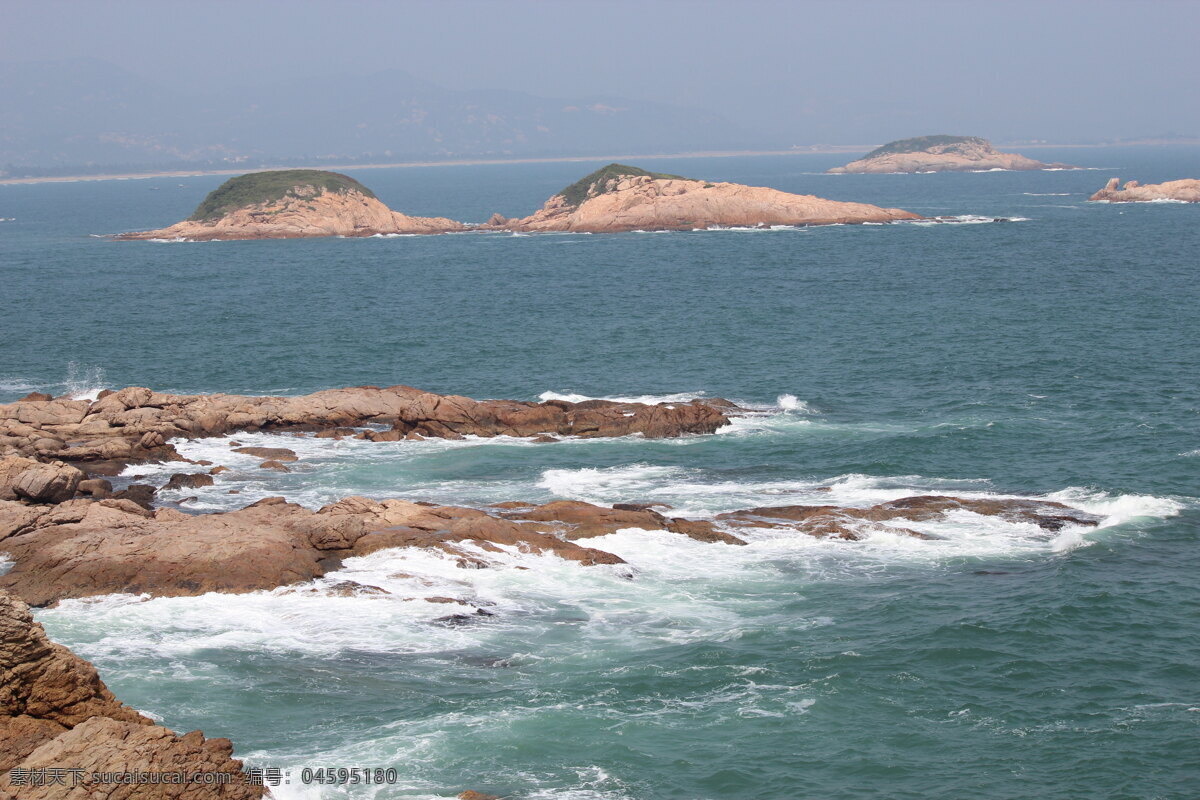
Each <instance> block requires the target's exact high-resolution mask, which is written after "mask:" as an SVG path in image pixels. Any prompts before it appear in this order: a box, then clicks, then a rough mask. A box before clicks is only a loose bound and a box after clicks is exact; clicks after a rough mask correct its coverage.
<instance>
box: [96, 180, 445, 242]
mask: <svg viewBox="0 0 1200 800" xmlns="http://www.w3.org/2000/svg"><path fill="white" fill-rule="evenodd" d="M465 229H466V226H465V225H463V224H462V223H461V222H455V221H454V220H452V219H446V218H444V217H410V216H408V215H407V214H402V213H400V212H399V211H393V210H391V209H390V208H388V207H387V206H385V205H384V204H383V203H382V202H380V200H379V199H378V198H377V197H376V196H375V194H374V192H372V191H371V190H370V189H368V188H367V187H365V186H363V185H362V184H361V183H359V182H358V181H356V180H354V179H353V178H351V177H348V176H346V175H342V174H339V173H337V172H327V171H325V170H317V169H290V170H277V171H270V172H251V173H249V174H246V175H239V176H238V177H236V178H231V179H229V180H227V181H225V183H223V184H221V185H220V186H219V187H217V189H215V190H214V191H212V192H211V193H210V194H209V195H208V197H206V198H204V202H202V203H201V204H200V205H199V207H198V208H197V209H196V211H195V213H194V214H192V216H190V217H188V218H187V219H185V220H183V221H182V222H177V223H175V224H174V225H171V226H170V227H167V228H160V229H158V230H152V231H138V232H133V233H122V234H119V235H118V236H117V237H116V238H118V239H185V240H190V241H212V240H232V239H301V238H311V237H318V236H374V235H377V234H379V235H387V234H405V233H448V232H451V231H461V230H465Z"/></svg>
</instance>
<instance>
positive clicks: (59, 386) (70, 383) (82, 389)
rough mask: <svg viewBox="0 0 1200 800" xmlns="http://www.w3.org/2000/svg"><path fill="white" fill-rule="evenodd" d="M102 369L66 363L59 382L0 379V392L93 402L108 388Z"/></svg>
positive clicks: (76, 363)
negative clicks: (55, 396) (42, 394)
mask: <svg viewBox="0 0 1200 800" xmlns="http://www.w3.org/2000/svg"><path fill="white" fill-rule="evenodd" d="M107 384H108V379H107V378H106V377H105V374H104V368H103V367H84V366H81V365H80V364H79V363H78V362H76V361H69V362H67V372H66V375H65V376H64V377H63V379H62V380H60V381H34V380H29V379H26V378H22V377H20V376H16V375H13V376H6V377H2V378H0V392H14V393H16V392H36V391H46V392H49V393H51V394H55V395H58V394H65V395H67V396H68V397H70V398H71V399H72V400H95V399H96V396H97V395H98V394H99V393H100V392H101V391H103V390H104V389H106V388H108V385H107Z"/></svg>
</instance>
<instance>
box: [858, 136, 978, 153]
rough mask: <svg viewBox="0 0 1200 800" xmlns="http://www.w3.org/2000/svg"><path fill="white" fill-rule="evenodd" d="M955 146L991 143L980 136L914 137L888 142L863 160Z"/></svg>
mask: <svg viewBox="0 0 1200 800" xmlns="http://www.w3.org/2000/svg"><path fill="white" fill-rule="evenodd" d="M954 144H971V145H979V146H982V147H990V146H991V143H990V142H988V140H987V139H981V138H979V137H978V136H947V135H945V134H939V135H936V136H914V137H913V138H911V139H897V140H896V141H894V142H888V143H887V144H885V145H883V146H882V147H876V148H875V149H874V150H872V151H871V152H869V153H867V154H866V155H865V156H863V159H868V158H875V157H876V156H886V155H890V154H892V153H920V152H923V151H925V150H928V149H929V148H931V147H945V146H946V145H954Z"/></svg>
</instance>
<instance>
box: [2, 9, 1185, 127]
mask: <svg viewBox="0 0 1200 800" xmlns="http://www.w3.org/2000/svg"><path fill="white" fill-rule="evenodd" d="M1198 34H1200V0H1150V1H1146V0H1142V1H1141V2H1134V1H1133V0H1130V1H1129V2H1112V1H1111V0H1042V2H1024V1H1023V0H1012V1H1008V0H1006V1H1005V2H997V1H996V0H989V1H987V2H981V1H977V0H957V1H956V2H951V1H950V0H945V1H943V0H906V2H882V1H881V0H859V1H855V0H837V2H826V1H825V0H811V1H810V2H800V1H797V2H782V1H776V0H739V1H737V2H734V1H733V0H727V1H726V2H706V1H705V0H695V1H693V2H685V1H684V0H636V1H630V0H609V2H601V1H600V0H592V1H591V2H575V1H572V0H558V2H550V1H549V0H436V1H435V0H429V1H428V2H418V1H414V0H409V1H407V2H406V1H405V0H393V2H373V1H369V0H360V1H358V2H355V1H354V0H341V2H316V1H311V0H310V1H309V2H305V0H258V1H257V2H255V0H238V2H233V1H231V0H205V1H204V2H200V3H197V2H194V0H193V1H192V2H186V3H185V2H176V1H175V0H153V1H152V2H151V1H148V0H105V2H83V1H78V2H61V0H36V1H30V0H5V2H4V7H3V24H0V59H3V60H7V61H34V60H46V59H59V58H76V57H93V58H100V59H104V60H107V61H110V62H112V63H114V64H116V65H118V66H121V67H123V68H125V69H128V70H130V71H132V72H134V73H136V74H138V75H140V76H143V77H145V78H149V79H152V80H155V81H158V82H161V83H165V84H167V85H171V86H178V87H184V88H189V89H192V88H200V87H205V88H209V89H211V88H214V87H216V88H219V87H220V86H223V85H232V84H237V83H240V84H255V83H268V82H270V81H272V80H275V79H278V78H279V77H280V76H300V77H304V76H309V75H319V74H337V75H342V74H344V75H346V76H347V79H348V80H349V79H352V76H353V75H356V74H365V73H370V72H374V71H379V70H385V69H401V70H406V71H408V72H410V73H412V74H413V75H416V76H418V77H420V78H424V79H426V80H430V81H433V82H435V83H439V84H441V85H444V86H446V87H449V88H454V89H466V88H489V89H495V88H507V89H517V90H522V91H527V92H531V93H534V94H539V95H543V96H552V97H569V96H579V95H581V94H583V95H590V94H602V95H612V96H615V97H627V98H632V99H639V100H653V101H659V102H668V103H675V104H680V105H687V106H694V107H699V108H703V109H706V110H711V111H714V112H717V113H720V114H722V115H724V116H727V117H729V118H731V119H734V120H737V121H738V122H739V123H741V124H743V125H744V126H745V127H746V128H747V129H750V130H753V131H756V132H761V133H762V134H763V136H764V139H767V138H769V139H770V140H771V141H790V142H792V143H794V144H817V143H835V144H864V143H876V142H882V141H887V140H890V139H896V138H901V137H904V136H912V135H920V134H929V133H956V134H971V135H981V136H987V137H989V138H993V139H996V140H1000V141H1004V140H1009V141H1023V140H1033V139H1044V140H1049V141H1057V142H1065V141H1088V140H1097V139H1111V138H1119V137H1123V138H1129V137H1141V136H1153V135H1157V134H1162V133H1176V134H1182V135H1191V136H1200V70H1198V69H1197V68H1196V62H1195V55H1196V52H1197V38H1198Z"/></svg>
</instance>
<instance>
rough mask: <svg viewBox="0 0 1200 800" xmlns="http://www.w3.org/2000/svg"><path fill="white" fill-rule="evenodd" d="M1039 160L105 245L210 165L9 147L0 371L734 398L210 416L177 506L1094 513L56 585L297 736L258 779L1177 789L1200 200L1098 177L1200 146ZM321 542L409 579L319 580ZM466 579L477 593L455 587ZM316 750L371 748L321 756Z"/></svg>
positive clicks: (458, 203) (36, 383) (685, 791)
mask: <svg viewBox="0 0 1200 800" xmlns="http://www.w3.org/2000/svg"><path fill="white" fill-rule="evenodd" d="M1031 154H1032V155H1034V156H1035V157H1039V158H1043V160H1048V161H1053V160H1061V161H1066V162H1069V163H1075V164H1079V165H1081V166H1086V167H1090V168H1091V169H1088V170H1084V171H1073V172H1042V173H989V174H945V175H880V176H853V175H851V176H826V175H822V174H820V172H821V171H822V170H823V169H825V168H826V167H829V166H833V165H835V164H837V163H839V162H840V161H841V160H842V159H839V157H837V156H824V155H796V156H773V157H738V158H711V159H678V160H675V159H672V160H666V159H662V160H653V159H648V160H644V161H638V162H636V163H638V164H639V165H641V166H645V167H647V168H651V169H661V170H666V171H669V172H673V173H679V174H685V175H692V176H695V177H701V178H706V179H710V180H731V181H737V182H742V183H750V184H756V185H770V186H774V187H777V188H780V189H784V190H788V191H797V192H804V193H813V194H818V195H821V196H826V197H831V198H835V199H846V200H860V201H864V202H870V203H876V204H880V205H886V206H897V207H902V208H907V209H910V210H913V211H917V212H920V213H924V214H928V215H944V216H950V217H956V218H957V219H956V220H955V221H954V222H952V223H946V224H903V225H888V226H852V227H842V226H833V227H826V228H810V229H779V230H768V231H739V230H723V231H704V232H691V233H667V234H639V233H630V234H617V235H542V236H511V235H503V234H486V235H474V234H467V235H452V236H442V237H427V238H420V237H398V238H387V239H365V240H338V239H328V240H314V241H277V242H224V243H220V242H219V243H206V244H195V243H156V242H113V241H110V240H108V239H105V238H101V237H102V235H103V234H108V233H113V232H117V231H122V230H129V229H139V228H147V227H156V226H160V225H165V224H168V223H170V222H173V221H175V220H177V219H179V218H182V217H183V216H186V215H187V214H188V213H190V211H191V210H192V208H193V207H194V206H195V205H196V204H197V203H198V202H199V200H200V199H201V198H202V196H203V194H204V193H205V192H206V191H208V190H210V189H212V188H214V187H215V186H216V185H218V184H219V183H220V182H221V180H222V179H221V178H219V177H196V178H185V179H177V178H173V179H142V180H129V181H106V182H79V183H63V184H41V185H30V186H0V217H2V218H5V221H3V222H0V286H3V291H4V295H5V300H6V303H5V309H6V310H5V317H4V322H3V325H2V326H0V401H7V400H11V399H15V398H16V397H19V396H21V395H23V394H25V393H26V392H29V391H33V390H44V391H52V392H56V393H60V392H69V393H72V394H75V395H79V396H86V395H87V394H89V393H94V392H95V391H97V390H99V389H100V388H103V387H118V386H124V385H130V384H134V385H148V386H152V387H154V388H157V389H161V390H173V391H181V392H214V391H227V392H241V393H285V394H293V393H303V392H308V391H313V390H316V389H321V388H327V387H332V386H344V385H357V384H376V385H390V384H394V383H406V384H409V385H413V386H419V387H421V388H425V389H430V390H434V391H445V392H455V393H461V394H466V395H470V396H474V397H512V398H519V399H531V400H532V399H537V398H539V397H550V396H556V395H557V396H566V397H569V398H572V399H578V398H579V397H644V398H660V397H661V398H671V399H686V398H688V397H693V396H709V397H712V396H723V397H729V398H731V399H734V400H737V401H739V402H741V403H744V404H747V405H749V406H751V407H753V408H754V409H756V412H757V413H756V414H754V415H752V416H750V417H746V418H742V419H739V420H738V421H737V422H736V424H734V425H733V426H731V427H730V428H727V429H724V430H723V431H722V432H721V433H719V434H717V435H714V436H708V437H694V438H686V439H679V440H672V441H648V440H643V439H639V438H627V439H616V440H605V441H566V442H562V443H559V444H552V445H534V444H530V443H527V442H523V441H517V440H503V439H497V440H480V439H469V440H466V441H462V442H440V441H428V442H400V443H369V442H361V441H342V442H334V441H330V440H317V439H312V438H307V437H292V436H279V435H271V434H254V435H238V436H237V437H236V438H237V440H238V441H241V442H243V443H253V444H281V445H283V446H287V447H291V448H293V449H295V450H296V451H297V452H298V453H299V454H300V455H301V461H300V462H299V463H298V464H297V465H295V470H294V472H292V473H290V474H274V473H272V474H270V475H263V474H261V471H260V470H257V469H254V468H253V466H254V463H255V462H254V460H252V459H243V458H242V457H241V456H238V455H236V454H232V453H230V452H229V449H230V448H229V442H228V438H225V439H214V440H202V441H195V442H188V443H184V444H181V446H180V449H181V450H182V451H183V452H184V453H185V454H188V455H191V456H193V457H207V458H210V459H212V460H214V461H218V463H222V464H225V465H227V466H230V467H231V468H232V471H231V472H229V473H226V474H224V475H222V476H220V477H219V478H218V481H217V484H216V485H215V486H214V487H211V488H208V489H202V490H189V491H188V492H186V493H181V494H178V495H171V494H166V493H164V494H163V495H162V499H163V500H164V502H178V501H182V500H184V499H185V497H184V495H185V494H186V496H194V497H195V499H194V500H189V501H187V502H186V503H185V505H184V507H186V508H191V509H194V510H217V509H226V508H236V507H239V506H240V505H243V504H245V503H247V502H250V501H252V500H255V499H258V498H259V497H263V496H268V495H278V494H282V495H285V496H287V497H288V498H289V499H292V500H295V501H297V502H301V503H304V504H306V505H309V506H311V507H316V506H318V505H320V504H322V503H324V502H328V501H329V500H331V499H335V498H337V497H341V496H344V495H347V494H366V495H370V496H375V497H402V498H408V499H422V500H433V501H438V502H454V503H463V504H484V503H491V502H496V501H499V500H528V501H545V500H550V499H554V498H572V499H583V500H589V501H592V502H597V503H612V502H621V501H628V502H637V501H657V502H665V503H669V504H671V505H673V506H675V508H676V509H677V510H678V511H677V513H680V514H686V515H691V516H697V517H703V516H710V515H713V514H717V513H720V512H722V511H728V510H732V509H737V508H745V507H749V506H757V505H771V504H775V505H779V504H793V503H807V502H811V503H823V504H824V503H840V504H847V505H867V504H871V503H875V502H879V501H882V500H887V499H891V498H896V497H903V496H906V495H909V494H914V493H929V492H938V493H952V494H957V495H968V496H987V495H1004V496H1020V497H1048V498H1050V499H1057V500H1060V501H1063V502H1068V503H1070V504H1072V505H1076V506H1078V507H1080V508H1083V509H1086V510H1089V511H1092V512H1094V513H1096V514H1099V515H1100V516H1101V517H1102V518H1103V520H1104V521H1103V523H1102V524H1101V526H1100V527H1099V528H1096V529H1070V528H1068V529H1065V530H1063V531H1060V532H1057V533H1047V532H1044V531H1041V530H1040V529H1037V528H1035V527H1031V526H1025V525H1019V524H1012V523H1007V522H1003V521H999V520H996V519H991V518H985V517H979V516H976V515H972V514H966V513H963V514H959V515H956V516H952V517H950V518H948V519H946V520H944V521H941V522H938V523H925V524H923V525H921V526H914V527H921V529H922V530H926V531H928V532H930V533H934V534H937V535H938V536H939V537H940V538H939V539H937V540H936V541H915V540H911V539H906V538H902V537H896V536H893V535H889V534H888V533H887V532H886V531H879V532H875V533H874V534H873V535H872V536H871V537H870V538H869V539H868V540H867V541H864V542H858V543H846V542H822V541H816V540H813V539H811V538H809V537H805V536H802V535H797V534H789V533H781V532H779V531H768V530H759V531H752V532H751V533H750V534H749V538H750V539H751V540H752V541H751V544H750V545H749V546H747V547H740V548H739V547H729V546H726V545H717V544H701V543H698V542H694V541H692V540H690V539H686V538H684V537H680V536H675V535H671V534H666V533H657V532H646V531H636V530H626V531H621V532H619V533H616V534H613V535H611V536H608V537H603V538H602V539H600V540H597V541H595V545H596V546H598V547H601V548H603V549H607V550H610V551H612V552H615V553H617V554H619V555H621V556H622V557H623V558H624V559H626V560H627V561H628V562H629V565H628V566H622V567H613V568H609V567H591V568H584V567H579V566H578V565H575V564H569V563H564V562H560V561H557V560H555V559H553V558H552V557H540V556H530V555H523V554H517V553H509V554H505V555H503V556H500V559H501V560H502V561H505V562H507V563H508V566H507V567H501V568H496V569H486V570H463V569H459V568H457V567H456V566H455V565H454V564H453V562H452V561H448V560H446V559H444V558H441V557H439V556H438V555H436V554H432V553H427V552H422V551H410V550H392V551H385V552H381V553H376V554H374V555H372V556H370V557H368V558H363V559H355V560H352V561H350V562H348V563H347V564H346V566H345V568H344V569H343V570H342V571H340V572H339V573H337V574H335V575H333V576H331V577H330V578H329V579H327V580H324V581H318V582H316V583H315V584H313V585H310V586H303V587H298V590H279V591H276V592H270V593H259V594H254V595H242V596H232V595H208V596H205V597H198V598H173V599H157V600H147V599H145V598H137V597H107V598H99V599H95V600H90V601H70V602H66V603H63V604H62V605H60V606H59V607H57V608H54V609H47V610H42V611H40V612H39V613H38V618H39V619H40V620H41V621H42V622H43V623H44V624H45V625H46V627H47V629H48V631H49V632H50V633H51V635H52V636H53V637H54V638H55V639H56V640H58V641H60V642H63V643H64V644H67V645H69V646H71V647H72V648H74V649H75V650H76V651H77V652H79V653H80V654H82V655H84V656H85V657H87V658H89V659H91V660H92V661H93V662H95V663H96V664H97V665H98V667H99V668H100V670H101V674H102V676H103V677H104V678H105V680H106V681H107V682H108V684H109V685H110V687H111V688H112V689H113V690H114V691H115V692H116V694H117V695H118V696H119V697H120V698H122V699H123V700H125V701H126V702H128V703H130V704H132V705H134V706H135V707H137V708H139V709H143V710H144V711H146V712H148V713H151V714H154V715H156V716H157V717H158V718H161V719H162V721H163V722H164V724H166V725H168V726H169V727H172V728H173V729H176V730H180V731H185V730H191V729H193V728H201V729H203V730H204V731H205V732H206V734H208V735H215V736H228V737H230V738H231V739H232V740H233V741H234V743H235V746H236V750H237V754H238V755H239V756H240V757H243V758H246V759H247V760H248V761H249V762H250V763H252V764H255V765H259V766H276V767H280V768H284V769H288V770H289V771H290V775H291V780H292V782H291V783H290V784H288V785H286V786H279V787H277V788H276V789H275V792H276V794H277V796H279V797H282V798H342V797H349V798H360V797H361V798H376V799H377V800H384V799H385V798H413V799H414V800H415V798H429V797H447V796H453V795H454V794H457V793H458V792H459V791H461V790H463V789H466V788H474V789H477V790H481V791H488V792H492V793H494V794H500V795H504V796H507V797H513V798H539V799H540V798H554V800H602V799H603V800H624V799H626V798H628V799H630V800H633V799H637V800H646V799H657V798H666V799H668V800H693V799H697V800H698V799H700V798H705V799H707V798H714V799H715V798H730V799H731V800H732V799H738V800H740V799H742V798H745V799H746V800H750V798H764V797H812V798H823V799H824V800H832V799H835V798H860V797H865V796H881V797H889V798H928V797H972V798H995V799H996V800H1008V799H1009V798H1025V797H1035V796H1036V797H1041V798H1063V799H1064V800H1067V799H1071V798H1080V797H1088V798H1104V799H1106V800H1107V799H1112V800H1116V799H1117V798H1138V799H1142V798H1163V799H1166V798H1172V799H1174V798H1190V797H1194V796H1196V786H1197V785H1198V782H1200V749H1198V748H1197V743H1198V741H1200V616H1198V612H1200V597H1198V593H1197V589H1196V575H1197V571H1198V570H1200V547H1198V545H1200V387H1198V385H1197V375H1200V314H1198V313H1197V309H1198V308H1200V280H1198V279H1197V272H1196V270H1197V263H1198V262H1197V256H1196V254H1197V253H1198V252H1200V206H1188V205H1176V204H1147V205H1108V204H1094V203H1088V202H1087V196H1088V195H1089V194H1090V193H1091V192H1092V191H1094V190H1095V189H1097V188H1099V187H1100V186H1102V185H1103V184H1104V182H1105V181H1106V180H1107V179H1108V178H1109V177H1120V178H1121V179H1122V180H1126V179H1131V178H1137V179H1139V180H1141V181H1143V182H1151V181H1160V180H1167V179H1173V178H1179V177H1190V176H1197V175H1200V148H1185V147H1178V148H1140V149H1139V148H1078V149H1064V150H1061V151H1057V150H1056V151H1047V150H1041V151H1031ZM1039 154H1040V155H1039ZM597 166H600V164H599V163H595V164H593V163H590V162H580V163H555V164H525V165H504V166H499V165H497V166H469V167H468V166H464V167H440V168H409V169H387V170H362V171H358V172H353V173H352V174H354V176H355V177H357V178H359V179H360V180H362V181H364V182H365V183H366V184H367V185H368V186H370V187H371V188H373V189H374V190H375V191H376V193H377V194H378V195H379V196H380V197H381V198H382V199H383V200H384V201H385V202H387V203H389V205H392V206H393V207H395V208H399V209H401V210H404V211H407V212H409V213H418V214H430V215H435V214H436V215H447V216H452V217H456V218H460V219H465V220H468V221H482V220H484V219H486V218H487V216H489V215H490V214H491V213H492V212H493V211H499V212H501V213H504V214H505V215H507V216H515V215H517V214H526V213H529V212H531V211H532V210H534V209H535V208H536V207H537V206H538V205H539V204H540V203H541V201H542V200H543V199H544V198H545V197H547V196H548V195H550V194H552V193H553V192H555V191H557V190H558V189H560V188H561V187H562V186H565V185H566V184H568V183H570V182H572V181H573V180H575V179H576V178H578V177H579V175H581V174H583V173H585V172H587V171H589V170H591V169H594V168H595V167H597ZM994 218H1006V219H1011V220H1016V221H1012V222H990V221H988V220H991V219H994ZM230 438H232V437H230ZM176 466H178V465H176ZM176 466H172V465H161V466H150V467H138V468H134V469H131V470H129V471H128V473H127V475H126V476H124V477H125V478H126V479H128V480H133V479H135V478H136V477H137V476H141V478H142V479H155V480H158V479H162V480H165V477H166V476H167V475H168V474H169V473H170V472H173V471H176ZM160 482H161V480H160ZM231 489H236V490H237V491H238V492H239V494H237V495H230V494H228V492H229V490H231ZM517 566H525V567H529V569H524V570H522V569H515V568H511V567H517ZM339 579H352V580H357V581H359V582H362V583H366V584H372V585H375V586H380V587H383V588H385V589H389V590H390V591H392V592H394V594H392V595H385V596H359V597H336V596H330V594H329V593H327V592H325V591H324V590H323V587H324V586H326V585H327V584H328V583H330V582H332V581H334V580H339ZM424 597H451V598H455V599H457V600H459V601H460V602H459V603H457V604H442V603H437V604H435V603H426V602H423V600H422V598H424ZM414 598H415V599H414ZM475 608H482V609H484V610H486V611H488V612H490V613H491V616H479V617H478V621H476V622H473V623H471V624H463V625H448V624H446V623H445V622H440V621H439V620H438V618H439V617H442V616H445V615H446V614H449V613H456V612H457V613H473V611H474V609H475ZM306 766H308V767H314V768H316V767H391V768H395V769H396V771H397V782H396V783H395V784H391V785H387V786H372V787H365V786H354V787H351V786H345V787H339V786H333V787H330V786H325V787H319V786H305V785H302V783H301V781H300V774H299V770H300V769H301V768H303V767H306Z"/></svg>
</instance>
